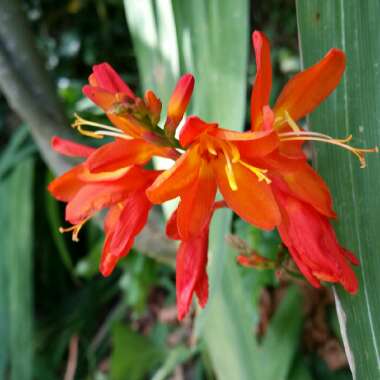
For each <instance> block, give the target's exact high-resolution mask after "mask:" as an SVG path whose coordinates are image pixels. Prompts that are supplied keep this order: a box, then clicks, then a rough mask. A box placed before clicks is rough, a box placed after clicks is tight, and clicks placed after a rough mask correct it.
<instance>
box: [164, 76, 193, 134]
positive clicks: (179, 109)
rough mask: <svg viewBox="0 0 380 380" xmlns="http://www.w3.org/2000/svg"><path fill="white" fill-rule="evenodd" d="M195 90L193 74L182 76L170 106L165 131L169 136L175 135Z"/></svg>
mask: <svg viewBox="0 0 380 380" xmlns="http://www.w3.org/2000/svg"><path fill="white" fill-rule="evenodd" d="M193 89H194V77H193V76H192V75H191V74H185V75H184V76H182V77H181V78H180V80H179V81H178V83H177V85H176V87H175V89H174V91H173V94H172V96H171V98H170V100H169V104H168V113H167V120H166V123H165V130H166V133H167V134H168V135H170V136H173V135H174V133H175V130H176V128H177V126H178V124H179V123H180V121H181V119H182V117H183V115H184V113H185V112H186V108H187V106H188V104H189V102H190V98H191V95H192V93H193Z"/></svg>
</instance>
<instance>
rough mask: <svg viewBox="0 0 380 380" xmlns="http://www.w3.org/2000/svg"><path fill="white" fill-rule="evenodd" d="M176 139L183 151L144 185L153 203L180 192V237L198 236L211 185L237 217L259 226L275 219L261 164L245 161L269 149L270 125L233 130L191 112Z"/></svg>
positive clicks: (272, 140)
mask: <svg viewBox="0 0 380 380" xmlns="http://www.w3.org/2000/svg"><path fill="white" fill-rule="evenodd" d="M179 141H180V144H181V146H182V147H183V148H188V149H187V151H186V152H185V153H184V154H183V155H182V156H181V157H180V158H179V159H178V160H177V161H176V163H175V164H174V165H173V167H172V168H170V169H169V170H167V171H166V172H164V173H162V174H161V175H160V176H159V177H158V178H157V179H156V181H155V182H154V183H153V184H152V186H150V187H149V188H148V189H147V195H148V197H149V199H150V200H151V201H152V202H153V203H163V202H165V201H167V200H169V199H172V198H176V197H177V196H180V197H181V202H180V204H179V206H178V211H177V226H178V232H179V235H180V237H181V239H182V240H188V239H189V238H190V237H194V236H198V235H199V234H200V232H201V231H202V230H203V228H204V227H205V225H206V224H207V223H208V221H209V219H210V215H211V213H212V210H213V207H214V200H215V194H216V190H217V188H219V190H220V191H221V193H222V195H223V197H224V199H225V201H226V203H227V205H228V206H229V207H231V208H232V209H233V210H234V211H235V212H236V213H237V214H238V215H239V216H240V217H241V218H243V219H245V220H246V221H248V222H249V223H252V224H254V225H256V226H258V227H260V228H263V229H273V228H274V227H275V226H277V225H278V224H279V223H280V213H279V210H278V207H277V204H276V202H275V199H274V197H273V194H272V190H271V188H270V185H269V183H270V180H269V178H268V177H267V176H266V170H264V169H262V168H260V167H256V166H253V165H251V164H249V163H248V162H249V161H250V160H252V159H253V158H256V157H257V158H260V157H263V156H265V155H267V154H268V153H270V152H272V151H273V150H275V149H276V148H277V146H278V139H277V135H276V133H275V132H273V131H260V132H249V133H239V132H233V131H228V130H224V129H221V128H218V125H217V124H208V123H205V122H204V121H202V120H201V119H199V118H197V117H194V116H192V117H189V118H188V119H187V120H186V123H185V125H184V126H183V128H182V130H181V133H180V137H179Z"/></svg>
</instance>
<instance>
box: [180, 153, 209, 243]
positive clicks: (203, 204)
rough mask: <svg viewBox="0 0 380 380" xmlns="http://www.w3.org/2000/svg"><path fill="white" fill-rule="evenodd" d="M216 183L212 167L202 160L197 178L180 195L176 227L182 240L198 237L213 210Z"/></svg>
mask: <svg viewBox="0 0 380 380" xmlns="http://www.w3.org/2000/svg"><path fill="white" fill-rule="evenodd" d="M215 195H216V181H215V178H214V173H213V169H212V167H211V166H210V165H209V163H208V162H206V161H204V160H202V163H201V166H200V168H199V174H198V178H196V180H195V181H194V182H193V184H192V185H191V186H190V187H189V188H187V189H186V190H185V191H184V192H183V194H182V195H181V202H180V204H179V206H178V210H177V226H178V232H179V236H180V238H181V239H182V240H187V239H189V238H191V237H195V236H197V235H199V233H200V232H201V231H202V229H203V228H204V227H205V225H206V224H208V223H209V220H210V216H211V214H212V212H213V210H214V200H215Z"/></svg>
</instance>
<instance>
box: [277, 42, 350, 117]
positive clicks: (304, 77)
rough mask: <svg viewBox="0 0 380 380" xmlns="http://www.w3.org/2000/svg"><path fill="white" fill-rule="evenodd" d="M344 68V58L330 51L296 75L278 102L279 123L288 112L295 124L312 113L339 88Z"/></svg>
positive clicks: (335, 50) (336, 51) (343, 55)
mask: <svg viewBox="0 0 380 380" xmlns="http://www.w3.org/2000/svg"><path fill="white" fill-rule="evenodd" d="M345 66H346V57H345V54H344V53H343V52H342V51H341V50H339V49H331V50H330V51H329V52H328V53H327V54H326V55H325V56H324V58H322V60H320V61H319V62H318V63H316V64H315V65H314V66H311V67H309V68H308V69H306V70H304V71H302V72H300V73H298V74H297V75H295V76H294V77H293V78H292V79H290V80H289V82H288V83H287V84H286V85H285V87H284V88H283V90H282V92H281V94H280V96H279V97H278V99H277V102H276V105H275V107H274V113H275V115H276V119H280V122H281V120H285V112H288V113H289V115H290V116H291V117H292V119H293V120H295V121H296V120H298V119H301V118H302V117H304V116H306V115H307V114H309V113H310V112H312V111H313V110H314V108H316V107H317V106H318V105H319V104H320V103H321V102H322V101H323V100H324V99H325V98H326V97H328V96H329V95H330V94H331V93H332V92H333V91H334V89H335V88H336V87H337V86H338V84H339V82H340V80H341V78H342V75H343V72H344V69H345Z"/></svg>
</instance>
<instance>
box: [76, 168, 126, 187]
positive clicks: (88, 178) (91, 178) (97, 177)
mask: <svg viewBox="0 0 380 380" xmlns="http://www.w3.org/2000/svg"><path fill="white" fill-rule="evenodd" d="M129 170H130V167H129V166H128V167H124V168H119V169H115V170H114V171H109V172H96V173H93V172H90V170H89V169H88V167H87V166H85V168H84V170H83V171H82V173H80V175H79V179H81V180H82V181H84V182H87V183H90V182H112V181H115V180H117V179H120V178H122V177H124V176H125V175H126V174H127V173H128V171H129Z"/></svg>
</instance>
